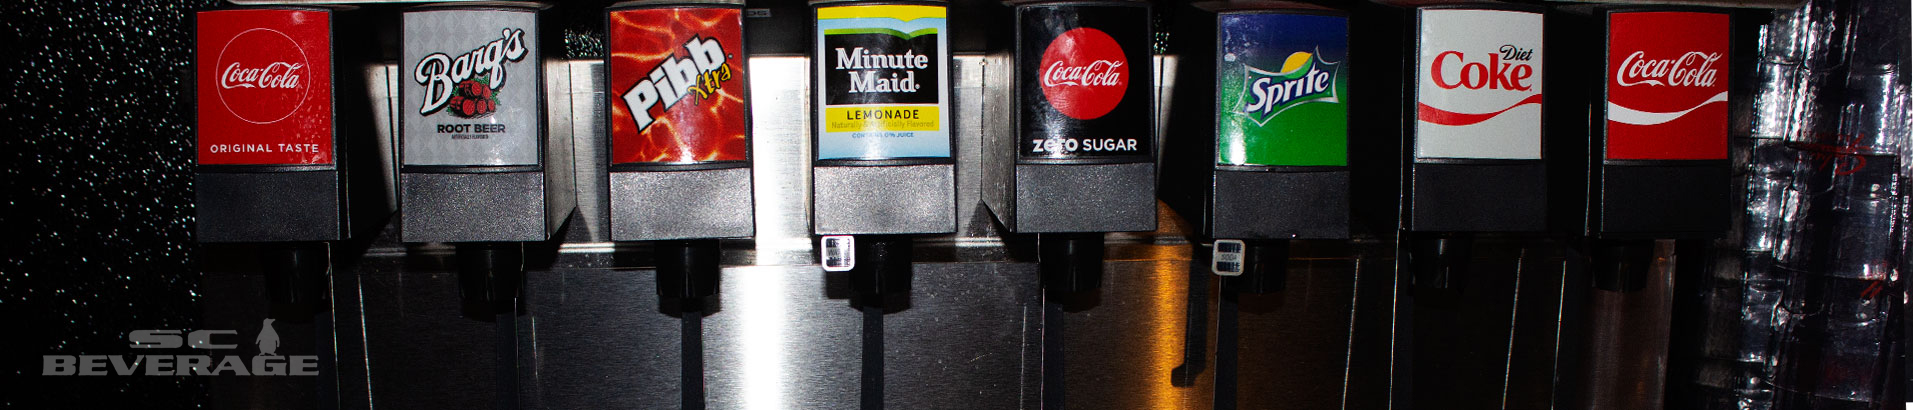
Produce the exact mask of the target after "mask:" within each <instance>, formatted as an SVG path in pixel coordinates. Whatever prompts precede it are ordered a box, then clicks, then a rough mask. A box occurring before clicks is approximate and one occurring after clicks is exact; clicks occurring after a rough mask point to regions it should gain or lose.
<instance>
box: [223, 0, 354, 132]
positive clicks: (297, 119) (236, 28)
mask: <svg viewBox="0 0 1913 410" xmlns="http://www.w3.org/2000/svg"><path fill="white" fill-rule="evenodd" d="M331 27H332V23H331V15H330V14H328V13H326V12H323V11H313V10H272V9H247V10H217V11H204V12H200V13H199V14H198V27H197V34H196V36H197V42H196V43H195V44H196V45H195V56H194V59H195V61H194V63H195V71H196V72H195V73H194V75H195V78H197V80H196V81H197V83H198V85H197V90H196V92H197V93H198V99H199V103H198V105H199V108H198V111H199V113H198V115H199V139H198V152H199V163H200V164H208V165H240V164H243V165H315V164H332V163H333V159H332V143H333V141H332V137H333V125H332V28H331Z"/></svg>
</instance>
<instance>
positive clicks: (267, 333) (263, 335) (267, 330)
mask: <svg viewBox="0 0 1913 410" xmlns="http://www.w3.org/2000/svg"><path fill="white" fill-rule="evenodd" d="M252 342H253V343H254V344H258V345H259V354H260V355H261V356H278V355H279V353H277V352H278V350H279V332H277V331H274V330H272V319H266V320H265V322H263V323H260V325H259V337H256V338H253V340H252Z"/></svg>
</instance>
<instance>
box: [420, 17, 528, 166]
mask: <svg viewBox="0 0 1913 410" xmlns="http://www.w3.org/2000/svg"><path fill="white" fill-rule="evenodd" d="M537 25H538V14H537V11H536V10H533V9H510V8H484V9H448V8H431V9H423V10H413V11H407V12H405V15H404V33H403V36H404V46H403V49H404V51H403V52H402V53H401V55H400V64H399V76H400V87H399V88H400V97H401V100H400V101H399V103H400V104H401V105H400V107H401V109H402V110H403V111H404V114H403V116H402V118H403V125H402V126H401V127H400V130H401V132H403V135H404V142H403V146H404V152H403V155H404V163H405V165H449V166H514V165H538V164H539V156H540V152H539V138H540V135H541V134H542V133H543V130H542V129H540V128H542V126H541V121H540V119H541V116H542V115H543V114H544V113H543V111H542V110H541V107H540V104H539V101H540V100H542V99H543V98H544V95H543V93H542V90H543V88H544V87H543V85H542V84H540V82H541V78H542V75H540V74H541V73H540V71H539V70H540V69H541V67H540V66H539V55H538V50H536V49H535V46H536V45H537V44H538V38H537Z"/></svg>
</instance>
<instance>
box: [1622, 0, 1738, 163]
mask: <svg viewBox="0 0 1913 410" xmlns="http://www.w3.org/2000/svg"><path fill="white" fill-rule="evenodd" d="M1727 24H1728V21H1727V15H1726V14H1721V13H1702V12H1659V11H1657V12H1627V13H1614V14H1611V15H1609V17H1608V25H1609V31H1608V32H1609V37H1608V50H1607V70H1606V73H1607V107H1606V113H1607V158H1608V159H1620V160H1690V159H1726V158H1727V43H1728V39H1727V36H1728V31H1727V30H1728V27H1727Z"/></svg>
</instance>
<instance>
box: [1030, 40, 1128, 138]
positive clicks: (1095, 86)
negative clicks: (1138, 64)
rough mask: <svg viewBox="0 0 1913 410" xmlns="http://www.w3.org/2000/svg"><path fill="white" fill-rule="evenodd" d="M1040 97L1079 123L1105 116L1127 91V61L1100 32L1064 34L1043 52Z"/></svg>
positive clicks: (1115, 46)
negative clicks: (1041, 92) (1041, 94)
mask: <svg viewBox="0 0 1913 410" xmlns="http://www.w3.org/2000/svg"><path fill="white" fill-rule="evenodd" d="M1042 67H1043V72H1042V76H1041V78H1040V81H1041V82H1042V85H1043V97H1044V98H1048V99H1049V103H1050V105H1051V106H1054V107H1056V110H1057V111H1060V112H1062V113H1063V115H1068V116H1069V117H1070V118H1075V119H1079V120H1088V119H1096V118H1099V117H1102V116H1103V115H1104V114H1108V113H1109V111H1110V110H1112V109H1115V108H1116V105H1117V104H1121V103H1122V101H1123V93H1124V92H1125V91H1127V90H1128V89H1129V72H1130V67H1129V59H1128V58H1127V57H1125V56H1123V49H1122V46H1121V45H1118V44H1116V39H1114V38H1110V37H1109V34H1107V33H1104V32H1103V31H1102V30H1097V29H1093V28H1088V27H1079V28H1075V29H1071V30H1069V31H1065V32H1063V35H1060V36H1057V37H1056V39H1055V40H1051V41H1050V43H1049V48H1047V49H1044V50H1043V63H1042Z"/></svg>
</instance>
